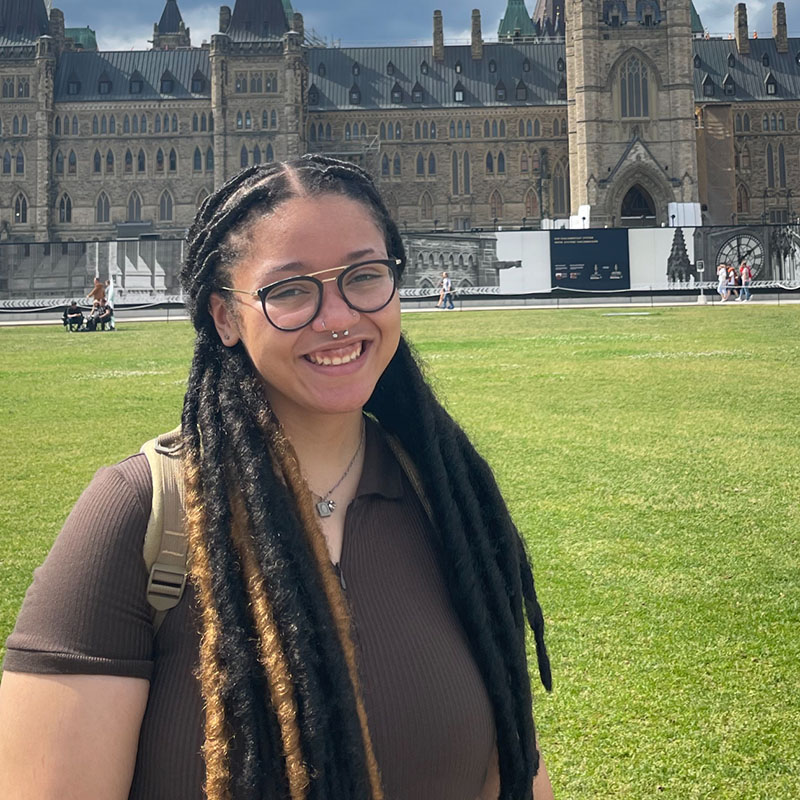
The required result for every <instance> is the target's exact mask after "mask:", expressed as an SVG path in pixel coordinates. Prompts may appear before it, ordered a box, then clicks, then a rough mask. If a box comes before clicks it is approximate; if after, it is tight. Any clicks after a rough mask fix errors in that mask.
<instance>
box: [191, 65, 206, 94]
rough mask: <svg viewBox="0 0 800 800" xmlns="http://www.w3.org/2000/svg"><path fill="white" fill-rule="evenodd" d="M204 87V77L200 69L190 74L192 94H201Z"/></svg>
mask: <svg viewBox="0 0 800 800" xmlns="http://www.w3.org/2000/svg"><path fill="white" fill-rule="evenodd" d="M205 88H206V78H205V75H203V73H202V72H200V70H198V71H197V72H195V74H194V75H193V76H192V94H201V93H202V92H203V91H204V90H205Z"/></svg>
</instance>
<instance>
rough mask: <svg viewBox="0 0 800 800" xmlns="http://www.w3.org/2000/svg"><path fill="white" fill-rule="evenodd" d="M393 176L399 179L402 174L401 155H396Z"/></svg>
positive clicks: (393, 163)
mask: <svg viewBox="0 0 800 800" xmlns="http://www.w3.org/2000/svg"><path fill="white" fill-rule="evenodd" d="M392 174H393V175H394V176H395V178H399V177H400V175H401V174H402V164H401V163H400V155H399V153H395V154H394V159H393V161H392Z"/></svg>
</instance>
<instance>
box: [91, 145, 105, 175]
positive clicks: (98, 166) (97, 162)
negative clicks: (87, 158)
mask: <svg viewBox="0 0 800 800" xmlns="http://www.w3.org/2000/svg"><path fill="white" fill-rule="evenodd" d="M93 168H94V171H95V173H96V174H99V173H100V172H101V171H102V168H103V158H102V156H101V155H100V151H99V150H95V151H94V164H93Z"/></svg>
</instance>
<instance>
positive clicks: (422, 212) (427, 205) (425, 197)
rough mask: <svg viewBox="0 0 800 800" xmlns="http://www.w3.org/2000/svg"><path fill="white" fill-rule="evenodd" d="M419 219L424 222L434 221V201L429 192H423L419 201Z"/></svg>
mask: <svg viewBox="0 0 800 800" xmlns="http://www.w3.org/2000/svg"><path fill="white" fill-rule="evenodd" d="M419 218H420V219H422V220H430V219H433V201H432V200H431V196H430V195H429V194H428V193H427V192H423V193H422V197H421V198H420V200H419Z"/></svg>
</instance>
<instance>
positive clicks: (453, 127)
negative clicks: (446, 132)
mask: <svg viewBox="0 0 800 800" xmlns="http://www.w3.org/2000/svg"><path fill="white" fill-rule="evenodd" d="M450 138H451V139H455V138H456V123H455V122H453V120H452V119H451V120H450Z"/></svg>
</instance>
